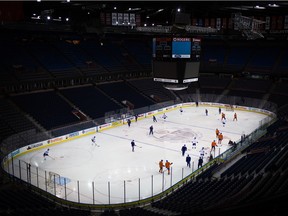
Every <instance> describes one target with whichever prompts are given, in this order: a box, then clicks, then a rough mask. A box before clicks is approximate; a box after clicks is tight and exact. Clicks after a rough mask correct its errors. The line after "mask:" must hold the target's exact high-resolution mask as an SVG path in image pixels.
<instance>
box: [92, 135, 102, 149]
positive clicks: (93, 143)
mask: <svg viewBox="0 0 288 216" xmlns="http://www.w3.org/2000/svg"><path fill="white" fill-rule="evenodd" d="M91 141H92V146H93V145H95V146H97V147H100V146H99V145H97V143H96V136H93V137H92V139H91Z"/></svg>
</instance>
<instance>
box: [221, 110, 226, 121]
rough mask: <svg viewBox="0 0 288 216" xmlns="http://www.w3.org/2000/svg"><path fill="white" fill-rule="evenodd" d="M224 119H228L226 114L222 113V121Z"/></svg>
mask: <svg viewBox="0 0 288 216" xmlns="http://www.w3.org/2000/svg"><path fill="white" fill-rule="evenodd" d="M223 119H225V120H226V117H225V113H223V112H222V114H221V121H222V120H223Z"/></svg>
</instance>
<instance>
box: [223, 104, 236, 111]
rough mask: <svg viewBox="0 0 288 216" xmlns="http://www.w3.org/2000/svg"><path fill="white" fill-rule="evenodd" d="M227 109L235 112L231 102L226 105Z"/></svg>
mask: <svg viewBox="0 0 288 216" xmlns="http://www.w3.org/2000/svg"><path fill="white" fill-rule="evenodd" d="M225 110H226V111H227V112H233V111H234V107H233V105H231V104H226V105H225Z"/></svg>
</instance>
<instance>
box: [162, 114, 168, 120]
mask: <svg viewBox="0 0 288 216" xmlns="http://www.w3.org/2000/svg"><path fill="white" fill-rule="evenodd" d="M162 118H163V119H164V121H166V119H167V115H166V114H165V113H164V114H163V116H162Z"/></svg>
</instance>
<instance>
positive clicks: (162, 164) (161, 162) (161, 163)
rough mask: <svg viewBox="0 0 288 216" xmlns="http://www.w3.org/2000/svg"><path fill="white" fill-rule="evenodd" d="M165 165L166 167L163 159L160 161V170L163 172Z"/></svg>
mask: <svg viewBox="0 0 288 216" xmlns="http://www.w3.org/2000/svg"><path fill="white" fill-rule="evenodd" d="M163 167H164V163H163V160H161V161H159V172H160V173H162V172H163Z"/></svg>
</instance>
